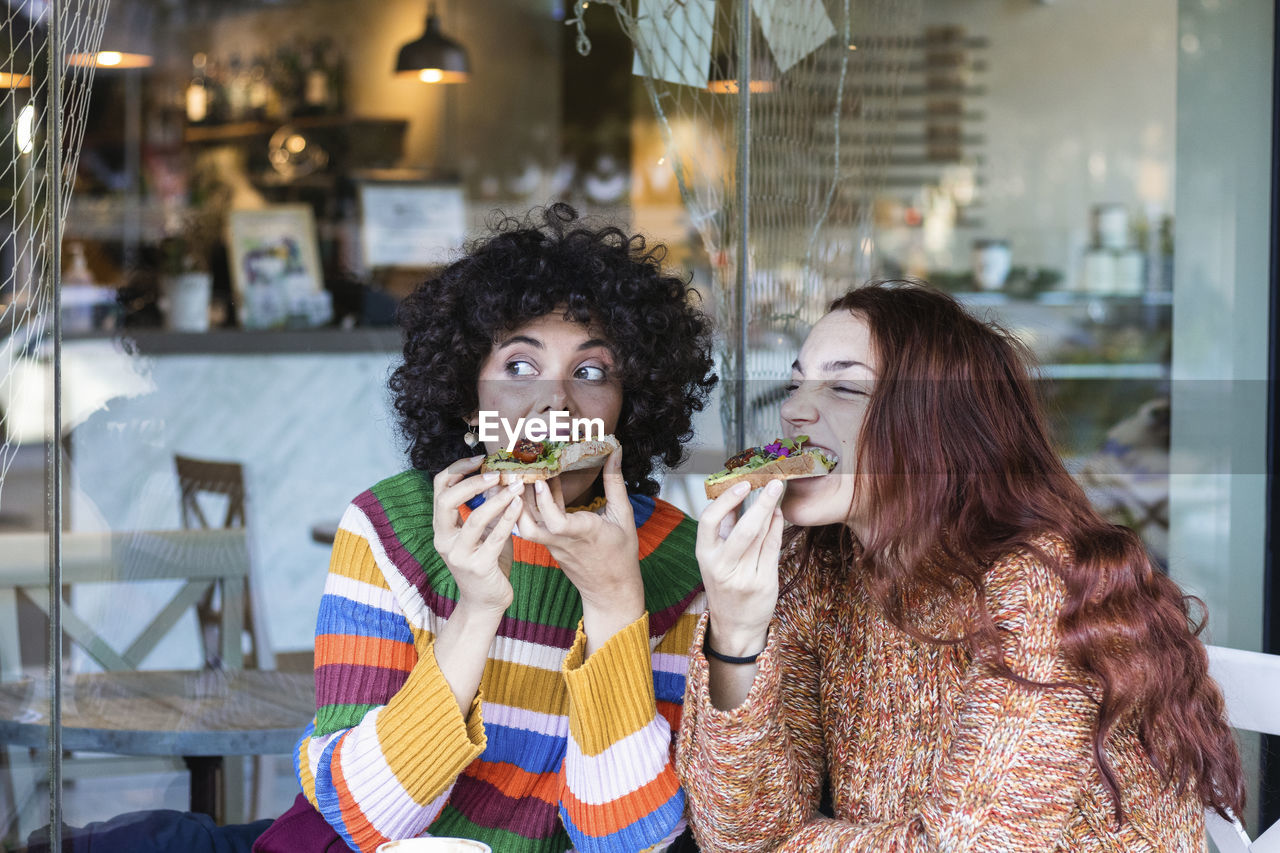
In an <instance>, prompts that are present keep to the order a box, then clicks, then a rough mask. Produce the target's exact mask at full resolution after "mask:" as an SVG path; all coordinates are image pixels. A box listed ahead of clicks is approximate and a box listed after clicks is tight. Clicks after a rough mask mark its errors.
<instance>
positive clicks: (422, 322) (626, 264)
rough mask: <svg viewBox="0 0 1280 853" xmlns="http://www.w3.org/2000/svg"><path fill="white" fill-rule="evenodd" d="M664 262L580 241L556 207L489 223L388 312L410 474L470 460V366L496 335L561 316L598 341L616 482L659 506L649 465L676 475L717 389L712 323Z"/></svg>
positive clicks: (635, 247)
mask: <svg viewBox="0 0 1280 853" xmlns="http://www.w3.org/2000/svg"><path fill="white" fill-rule="evenodd" d="M539 220H540V221H539ZM575 223H576V224H575ZM665 257H666V247H665V246H662V245H661V244H658V245H654V246H652V247H650V246H647V245H646V243H645V239H644V238H643V237H641V236H639V235H628V234H626V233H624V232H623V231H622V230H621V229H619V228H616V227H612V226H610V227H602V228H598V229H592V228H588V227H586V226H585V224H584V223H582V222H580V221H578V213H577V211H575V210H574V209H573V208H572V207H570V206H569V205H567V204H554V205H552V206H550V207H548V208H545V209H535V210H533V211H531V212H530V213H529V214H528V215H527V216H526V217H525V218H524V219H517V218H515V217H511V216H501V217H499V218H497V219H496V221H494V222H492V223H491V224H490V233H489V234H487V235H486V236H484V237H482V238H479V239H478V240H476V241H474V242H472V243H470V244H469V245H468V246H467V250H466V253H465V255H464V256H463V258H462V259H461V260H458V261H456V262H454V263H452V264H450V265H449V266H448V267H446V268H445V269H444V270H443V271H442V272H441V273H440V275H439V276H438V277H436V278H432V279H429V280H427V281H426V282H424V283H423V284H422V285H421V286H420V287H418V289H417V290H416V291H415V292H414V293H413V294H411V295H410V296H408V297H407V298H406V299H405V300H404V301H403V302H402V303H401V304H400V308H399V310H398V312H397V319H398V321H399V323H400V326H401V328H402V329H403V330H404V334H405V343H404V364H402V365H401V366H400V367H398V368H397V369H396V370H395V372H394V373H393V375H392V377H391V382H390V385H391V391H392V392H393V393H394V395H395V407H396V411H397V412H398V413H399V417H400V430H401V433H402V434H403V436H404V438H405V439H406V441H407V443H408V445H409V459H410V461H411V463H412V464H413V467H414V468H417V469H419V470H422V471H426V472H428V473H430V474H432V475H434V474H436V473H438V472H439V471H441V470H442V469H444V468H445V467H447V466H448V465H450V464H451V463H453V462H454V461H456V460H457V459H459V458H461V457H463V456H468V455H470V454H471V453H473V452H474V451H472V450H470V449H468V448H467V446H466V444H465V443H464V442H463V440H462V438H463V435H464V434H465V432H466V429H467V427H466V420H465V419H466V418H467V417H468V416H469V415H470V414H471V413H472V412H474V411H475V410H476V407H477V406H478V405H479V398H478V394H477V383H478V377H479V373H480V367H481V364H482V363H483V362H484V360H485V358H486V357H487V356H488V355H489V353H490V351H492V349H493V346H494V344H495V342H496V341H497V340H498V338H499V336H500V335H501V334H502V333H504V332H509V331H511V330H513V329H515V328H518V327H519V326H521V325H523V324H525V323H527V322H529V321H531V320H534V319H537V318H538V317H542V316H545V315H547V314H551V313H553V312H555V311H557V310H560V311H563V316H564V318H565V319H566V320H570V321H573V322H577V323H582V324H594V325H596V326H597V327H599V328H600V330H601V331H602V332H603V333H604V337H605V339H606V340H607V341H608V343H609V346H610V349H611V350H612V353H613V356H614V362H615V368H616V370H617V371H618V375H619V378H620V380H621V385H622V412H621V415H620V417H619V420H618V427H617V431H616V432H615V435H616V437H617V439H618V441H619V443H620V444H621V445H622V449H623V457H622V458H623V468H622V474H623V477H624V478H625V480H626V482H627V488H628V489H629V490H631V491H633V492H639V493H641V494H646V495H655V494H657V492H658V482H657V480H656V479H655V478H654V476H653V474H654V468H655V465H657V464H659V463H661V464H662V465H664V466H666V467H667V468H673V467H675V466H676V465H678V464H680V462H681V460H682V459H683V458H684V453H685V450H684V443H685V442H686V441H688V439H689V438H690V437H691V436H692V435H693V429H692V422H693V414H694V412H697V411H701V409H702V408H703V406H704V405H705V404H706V401H707V397H708V395H709V394H710V391H711V389H712V387H714V386H715V384H716V381H717V379H716V376H715V374H714V373H713V372H712V357H711V337H712V330H711V321H710V320H709V318H708V317H707V316H706V314H704V313H703V312H702V311H701V310H700V309H699V308H698V307H697V305H696V297H697V295H698V294H697V291H696V290H694V289H693V288H692V287H690V286H689V284H688V282H687V281H685V280H683V279H681V278H679V277H677V276H675V275H671V274H669V273H666V272H664V270H663V268H662V261H663V260H664V258H665Z"/></svg>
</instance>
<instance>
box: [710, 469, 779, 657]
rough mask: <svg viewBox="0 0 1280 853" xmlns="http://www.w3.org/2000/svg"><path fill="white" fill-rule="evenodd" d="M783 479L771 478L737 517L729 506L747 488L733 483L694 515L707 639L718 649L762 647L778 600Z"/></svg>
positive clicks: (741, 652)
mask: <svg viewBox="0 0 1280 853" xmlns="http://www.w3.org/2000/svg"><path fill="white" fill-rule="evenodd" d="M782 490H783V484H782V482H781V481H779V480H774V481H772V482H770V483H769V485H767V486H766V487H765V488H764V491H763V493H762V494H761V495H760V497H759V498H758V499H757V500H756V502H755V503H754V504H753V505H752V506H751V507H750V508H749V509H747V510H746V511H745V512H744V513H743V514H742V517H741V518H740V519H738V520H737V522H736V523H735V522H734V516H733V514H734V511H735V510H736V509H737V508H738V507H739V506H740V505H741V504H742V502H743V501H744V500H746V497H747V494H748V493H749V492H750V488H749V487H748V486H747V484H746V483H739V484H738V485H736V486H734V487H733V488H732V489H730V490H729V491H727V492H725V493H724V494H722V495H720V497H718V498H716V499H715V500H714V501H712V502H711V503H710V504H708V505H707V507H706V509H704V510H703V511H702V514H701V515H700V516H699V517H698V539H697V547H696V553H697V556H698V568H699V569H700V570H701V571H702V582H703V584H704V586H705V587H706V590H707V609H708V610H709V611H710V612H711V627H710V637H709V640H708V643H709V645H711V646H712V647H714V648H715V649H716V651H718V652H720V653H721V654H722V655H729V656H733V657H741V656H750V655H753V654H756V653H758V652H759V651H760V650H761V649H763V648H764V644H765V639H766V637H767V636H768V632H769V622H770V620H771V619H772V618H773V610H774V607H775V605H777V603H778V558H779V554H780V553H781V548H782V527H783V521H782V510H781V509H779V508H778V504H779V502H780V501H781V499H782Z"/></svg>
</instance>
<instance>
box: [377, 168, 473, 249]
mask: <svg viewBox="0 0 1280 853" xmlns="http://www.w3.org/2000/svg"><path fill="white" fill-rule="evenodd" d="M359 194H360V213H361V216H360V243H361V251H362V253H363V255H364V267H365V269H366V270H372V269H378V268H384V267H415V268H420V267H432V266H437V265H439V264H444V263H448V262H449V260H451V256H452V255H453V254H454V253H456V252H457V251H458V250H459V249H460V248H461V247H462V243H463V240H465V239H466V231H467V216H466V212H467V208H466V200H465V197H464V195H463V191H462V187H461V186H460V185H458V184H451V183H427V182H413V181H368V180H366V181H363V182H361V184H360V186H359Z"/></svg>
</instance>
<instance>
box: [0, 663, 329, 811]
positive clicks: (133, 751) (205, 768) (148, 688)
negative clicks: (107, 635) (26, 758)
mask: <svg viewBox="0 0 1280 853" xmlns="http://www.w3.org/2000/svg"><path fill="white" fill-rule="evenodd" d="M314 684H315V682H314V678H313V676H312V675H311V673H300V672H278V671H276V670H234V671H233V670H191V671H188V670H180V671H156V670H144V671H129V672H102V673H91V674H85V675H73V676H68V677H67V678H66V679H65V680H64V681H63V699H62V746H63V748H64V749H68V750H83V751H86V752H106V753H113V754H117V755H166V756H174V755H178V756H182V758H183V759H184V761H185V762H186V764H187V767H188V768H189V769H190V771H191V810H192V811H193V812H202V813H204V814H207V815H210V816H212V817H213V818H214V820H215V821H217V822H218V823H222V821H223V818H224V814H223V812H224V808H223V806H224V803H223V796H222V792H221V791H220V787H221V786H220V776H221V770H222V766H221V765H222V756H224V755H286V754H290V753H292V752H293V748H294V745H295V744H296V743H297V741H298V738H299V737H300V736H301V734H302V730H303V729H304V728H306V726H307V724H308V723H309V722H311V718H312V716H313V714H314V713H315V686H314ZM48 742H49V698H48V695H47V693H46V690H45V683H44V682H43V681H39V682H37V681H31V680H26V681H18V682H8V683H4V684H0V743H3V744H9V745H15V746H26V747H36V748H46V747H47V746H48Z"/></svg>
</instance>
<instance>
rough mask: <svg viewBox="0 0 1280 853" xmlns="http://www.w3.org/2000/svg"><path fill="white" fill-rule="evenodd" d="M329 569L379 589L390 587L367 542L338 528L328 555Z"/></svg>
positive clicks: (331, 571)
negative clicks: (330, 552) (331, 549)
mask: <svg viewBox="0 0 1280 853" xmlns="http://www.w3.org/2000/svg"><path fill="white" fill-rule="evenodd" d="M329 571H330V573H332V574H335V575H340V576H342V577H344V578H351V579H352V580H357V581H362V582H364V583H367V584H369V585H371V586H376V587H378V588H379V589H388V590H389V589H391V587H390V586H388V585H387V579H386V578H385V577H383V576H382V570H381V569H379V568H378V564H377V563H376V562H375V561H374V559H373V551H372V550H370V548H369V543H368V541H367V540H366V539H364V538H363V537H361V536H358V535H356V534H355V533H351V532H349V531H347V530H342V529H341V528H339V530H338V535H337V536H335V537H334V540H333V552H332V554H331V555H330V557H329Z"/></svg>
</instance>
